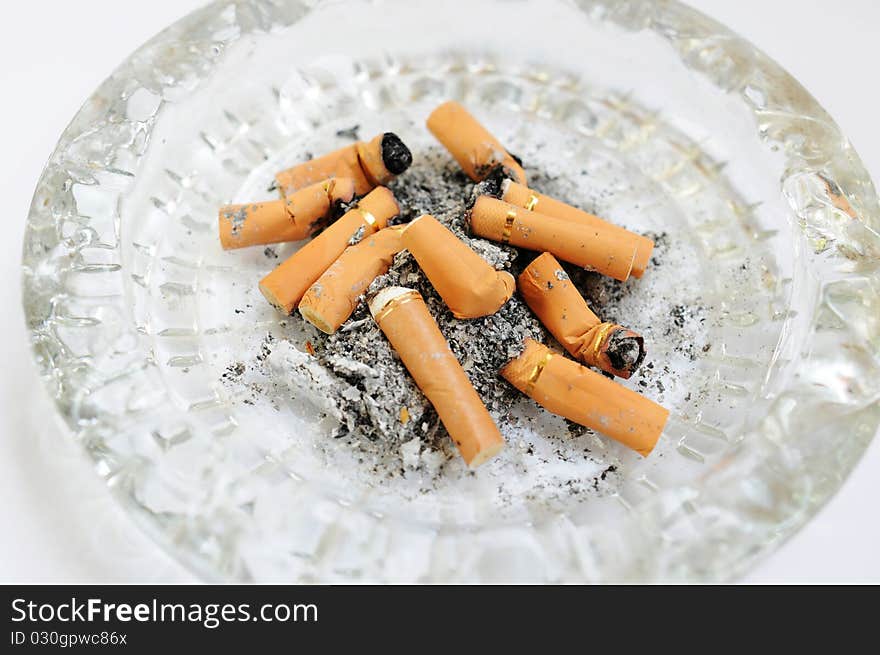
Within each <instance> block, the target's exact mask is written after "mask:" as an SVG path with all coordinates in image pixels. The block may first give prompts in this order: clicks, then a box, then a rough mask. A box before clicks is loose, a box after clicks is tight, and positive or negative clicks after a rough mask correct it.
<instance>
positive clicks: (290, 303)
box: [260, 187, 400, 314]
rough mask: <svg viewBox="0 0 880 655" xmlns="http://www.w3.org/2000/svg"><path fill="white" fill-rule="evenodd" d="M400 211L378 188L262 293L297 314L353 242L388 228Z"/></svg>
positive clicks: (272, 277)
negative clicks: (308, 293) (304, 299)
mask: <svg viewBox="0 0 880 655" xmlns="http://www.w3.org/2000/svg"><path fill="white" fill-rule="evenodd" d="M399 211H400V208H399V207H398V205H397V201H396V200H395V199H394V194H392V193H391V191H389V190H388V189H386V188H385V187H377V188H375V189H374V190H373V191H371V192H370V193H369V194H367V195H366V196H364V197H363V198H361V200H360V202H359V203H358V206H357V207H355V208H354V209H352V210H351V211H349V212H346V214H345V215H344V216H343V217H342V218H340V219H339V220H338V221H336V222H335V223H333V225H331V226H330V227H328V228H327V229H326V230H324V231H323V232H321V234H319V235H318V236H316V237H315V238H314V239H312V240H311V241H309V242H308V243H307V244H306V245H304V246H303V247H302V248H300V249H299V250H297V251H296V252H295V253H293V254H292V255H291V256H290V257H288V258H287V259H286V260H285V261H284V262H283V263H282V264H281V265H279V266H278V267H277V268H276V269H275V270H274V271H272V272H271V273H269V274H268V275H267V276H266V277H264V278H263V279H262V280H261V281H260V291H261V292H262V293H263V295H264V296H265V297H266V300H268V301H269V302H270V303H271V304H272V305H274V306H275V307H277V308H278V309H279V311H282V312H284V313H285V314H290V313H291V312H293V310H294V308H296V306H297V305H298V304H299V301H300V300H301V299H302V297H303V294H305V292H306V290H307V289H308V288H309V287H310V286H312V285H313V284H314V283H315V281H316V280H317V279H318V278H319V277H321V275H323V273H324V271H326V270H327V269H328V268H330V265H331V264H333V262H335V261H336V259H337V258H338V257H339V256H340V255H341V254H342V253H343V251H344V250H345V249H346V248H347V247H348V246H349V245H350V243H349V242H350V241H351V240H352V239H353V238H357V237H358V236H359V234H360V235H361V236H368V235H370V234H372V233H373V232H378V231H379V230H381V229H382V228H384V227H386V226H387V225H388V220H389V219H390V218H392V217H393V216H396V215H397V213H398V212H399Z"/></svg>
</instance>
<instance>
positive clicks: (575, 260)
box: [471, 196, 636, 281]
mask: <svg viewBox="0 0 880 655" xmlns="http://www.w3.org/2000/svg"><path fill="white" fill-rule="evenodd" d="M471 231H472V232H473V233H474V234H477V235H479V236H481V237H484V238H486V239H492V240H493V241H500V242H501V243H509V244H510V245H513V246H517V247H519V248H526V249H528V250H537V251H540V252H549V253H552V254H553V255H555V256H556V257H558V258H559V259H561V260H563V261H566V262H571V263H572V264H576V265H577V266H581V267H583V268H585V269H587V270H590V271H597V272H599V273H602V274H603V275H607V276H609V277H613V278H614V279H615V280H621V281H625V280H626V279H627V278H629V274H630V272H631V271H632V265H633V260H634V259H635V255H636V249H635V246H634V245H633V244H632V243H627V241H626V240H625V239H620V238H618V237H617V236H616V235H614V234H611V233H609V232H608V231H607V230H598V229H596V228H591V227H586V226H584V225H580V224H578V223H574V222H572V221H567V220H565V219H562V218H555V217H553V216H547V215H545V214H539V213H537V212H532V211H529V210H527V209H523V208H522V207H516V206H514V205H511V204H510V203H506V202H504V201H503V200H498V199H497V198H492V197H491V196H480V197H479V198H477V200H476V202H475V203H474V206H473V209H472V210H471Z"/></svg>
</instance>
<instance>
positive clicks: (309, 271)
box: [219, 102, 669, 469]
mask: <svg viewBox="0 0 880 655" xmlns="http://www.w3.org/2000/svg"><path fill="white" fill-rule="evenodd" d="M427 127H428V129H429V130H430V131H431V133H432V134H433V135H434V136H435V137H436V138H437V139H438V140H439V141H440V142H441V143H442V144H443V145H444V146H445V147H446V149H447V150H449V152H450V153H451V154H452V156H453V157H454V158H455V159H456V161H457V162H458V163H459V165H460V166H461V167H462V169H463V170H464V172H465V173H467V175H468V176H469V177H470V178H471V179H472V180H473V181H474V182H479V183H481V184H479V185H478V186H477V187H476V189H477V191H478V193H479V192H482V193H484V195H477V197H476V199H475V200H474V201H473V204H472V207H471V209H470V217H469V218H470V221H469V224H470V230H471V232H472V233H473V234H474V235H476V236H479V237H482V238H485V239H491V240H493V241H498V242H501V243H504V244H510V245H512V246H516V247H518V248H522V249H525V250H530V251H537V252H539V253H541V254H540V255H539V256H538V257H536V258H535V259H534V260H533V261H532V262H531V263H530V264H529V265H528V266H527V267H526V268H525V270H524V271H523V272H522V274H521V275H520V276H519V279H518V280H515V279H514V277H513V276H512V275H511V274H510V273H508V272H506V271H498V270H495V269H494V268H493V267H492V266H490V265H489V264H488V263H487V262H486V261H485V260H484V259H483V258H482V257H480V256H479V255H478V254H477V253H476V252H474V251H473V250H472V249H471V248H470V247H469V246H468V245H467V244H466V243H464V242H463V241H462V240H460V239H459V238H458V237H456V236H455V235H454V234H453V233H452V232H451V231H450V230H448V229H447V228H446V227H445V226H444V225H443V224H442V223H440V222H439V221H437V220H436V219H435V218H434V217H433V216H431V215H429V214H424V215H422V216H419V217H418V218H416V219H414V220H412V221H410V222H409V223H406V224H402V225H393V226H390V227H389V221H390V220H391V219H393V218H394V217H395V216H397V215H398V214H399V213H400V207H399V206H398V204H397V201H396V200H395V198H394V195H393V194H392V192H391V191H390V190H389V189H388V188H386V187H385V186H383V185H385V184H387V183H388V182H390V181H391V180H392V179H394V177H396V176H398V175H400V174H402V173H404V172H405V171H406V169H407V168H408V167H409V166H410V164H411V163H412V154H411V152H410V151H409V149H408V148H407V147H406V145H405V144H404V143H403V142H402V141H401V140H400V138H399V137H398V136H397V135H395V134H394V133H392V132H386V133H385V134H380V135H379V136H377V137H376V138H374V139H373V140H371V141H369V142H358V143H354V144H352V145H350V146H347V147H345V148H342V149H340V150H337V151H334V152H331V153H329V154H327V155H324V156H323V157H319V158H317V159H312V160H310V161H307V162H304V163H301V164H299V165H297V166H294V167H293V168H290V169H288V170H285V171H282V172H280V173H278V174H277V175H276V182H277V187H278V189H279V190H280V192H281V198H280V199H277V200H269V201H265V202H256V203H251V204H244V205H230V206H226V207H223V208H221V209H220V212H219V223H220V241H221V244H222V246H223V248H224V249H233V248H241V247H245V246H254V245H264V244H270V243H279V242H286V241H299V240H303V239H307V238H309V237H312V236H313V235H315V236H313V238H311V240H310V241H309V242H308V243H306V244H305V245H304V246H303V247H302V248H300V249H299V250H297V251H296V252H295V253H294V254H293V255H292V256H291V257H290V258H288V259H287V260H286V261H284V262H283V263H282V264H280V265H279V266H278V267H277V268H275V270H273V271H272V272H271V273H269V274H268V275H266V276H265V277H264V278H263V279H262V281H261V282H260V291H261V292H262V293H263V295H264V296H265V298H266V299H267V300H268V301H269V302H270V303H271V304H272V305H273V306H274V307H276V308H277V309H278V310H279V311H281V312H283V313H284V314H285V315H290V314H292V313H293V312H294V310H295V309H299V313H300V314H301V315H302V317H303V318H304V319H305V320H306V321H308V322H309V323H311V324H312V325H314V326H315V327H317V328H318V329H319V330H321V331H323V332H325V333H327V334H332V333H333V332H335V331H336V330H338V329H339V328H340V326H341V325H342V324H343V323H344V322H345V321H346V320H347V319H348V318H349V317H350V316H351V314H352V313H353V312H354V310H355V308H356V307H357V304H358V303H359V302H360V301H361V299H362V298H363V297H364V296H365V295H366V294H367V291H368V288H369V287H370V285H371V283H372V282H373V280H375V279H376V278H377V277H379V276H381V275H383V274H385V273H386V272H387V271H388V269H389V268H390V267H391V265H392V263H393V261H394V257H395V256H396V255H397V254H398V253H401V252H403V251H404V250H406V251H409V252H410V253H411V255H412V256H413V257H414V258H415V260H416V261H417V262H418V265H419V266H420V267H421V269H422V271H423V272H424V274H425V275H426V277H427V278H428V280H429V281H430V282H431V284H432V285H433V287H434V288H435V289H436V291H437V293H438V294H439V296H440V297H441V298H442V299H443V301H444V302H445V304H446V305H447V306H448V307H449V309H450V311H451V312H452V314H453V316H455V317H456V318H457V319H462V320H467V319H474V318H478V317H481V316H488V315H490V314H494V313H495V312H497V311H498V310H499V309H500V308H501V307H502V306H503V305H504V304H505V303H506V302H507V301H508V300H510V298H511V296H512V295H513V293H514V292H515V291H516V290H517V289H518V290H519V293H520V295H521V297H522V298H523V299H524V300H525V302H526V303H527V304H528V306H529V307H530V308H531V310H532V311H533V312H534V313H535V314H536V315H537V317H538V318H539V319H540V320H541V322H542V323H543V324H544V326H545V327H546V328H547V330H548V331H549V332H550V334H552V335H553V337H555V338H556V340H557V341H558V342H559V343H560V344H561V345H562V346H563V348H564V349H565V350H566V351H567V352H568V354H569V355H570V356H571V358H568V357H566V356H565V355H564V354H561V353H559V352H555V351H554V350H551V349H550V348H548V347H547V346H546V345H544V344H541V343H538V342H536V341H534V340H532V339H527V340H526V342H525V343H524V344H523V350H522V353H521V354H520V355H519V356H518V357H516V358H515V359H513V360H512V361H510V362H508V363H507V364H506V365H505V366H503V367H502V368H501V370H500V371H499V374H500V375H501V376H502V377H503V378H504V379H505V380H507V381H508V382H509V383H510V384H512V385H513V386H514V387H516V388H517V389H519V390H520V391H521V392H522V393H524V394H526V395H527V396H529V397H530V398H532V399H533V400H534V401H535V402H537V403H538V404H539V405H541V406H542V407H544V408H545V409H546V410H548V411H550V412H552V413H554V414H557V415H559V416H563V417H565V418H567V419H569V420H571V421H573V422H575V423H578V424H580V425H583V426H586V427H589V428H592V429H594V430H596V431H598V432H601V433H603V434H605V435H607V436H609V437H611V438H612V439H616V440H617V441H620V442H621V443H623V444H625V445H626V446H628V447H629V448H632V449H633V450H635V451H637V452H638V453H640V454H641V455H643V456H647V455H648V454H649V453H650V452H651V450H652V449H653V448H654V446H655V444H656V443H657V440H658V439H659V437H660V434H661V432H662V431H663V427H664V425H665V424H666V420H667V418H668V416H669V412H668V411H667V410H666V409H664V408H663V407H661V406H659V405H658V404H656V403H654V402H652V401H651V400H649V399H647V398H645V397H644V396H642V395H640V394H638V393H637V392H635V391H632V390H630V389H628V388H626V387H624V386H622V385H619V384H617V383H615V382H614V381H613V380H612V379H609V377H606V375H603V374H600V373H597V372H595V371H592V370H590V369H589V368H587V367H586V366H583V365H582V364H586V365H589V366H592V367H595V368H598V369H600V370H601V371H604V372H605V373H606V374H608V375H610V376H618V377H622V378H629V377H630V376H631V375H632V373H633V372H634V371H635V370H636V369H637V368H638V366H639V365H640V364H641V363H642V361H643V360H644V357H645V346H644V340H643V338H642V337H641V336H640V335H639V334H637V333H636V332H633V331H632V330H630V329H628V328H626V327H623V326H620V325H615V324H613V323H607V322H603V321H602V320H601V319H599V318H598V317H597V316H596V315H595V314H594V313H593V312H592V311H591V310H590V308H589V307H588V306H587V303H586V301H585V300H584V298H583V296H581V294H580V292H579V291H578V290H577V289H576V288H575V286H574V285H573V284H572V281H571V280H570V279H569V277H568V275H567V274H566V273H565V272H564V270H563V268H562V266H561V265H560V263H559V261H558V260H562V261H565V262H569V263H571V264H575V265H577V266H580V267H583V268H585V269H588V270H591V271H596V272H598V273H601V274H603V275H607V276H610V277H612V278H614V279H616V280H621V281H625V280H627V279H628V278H629V276H630V275H632V276H634V277H637V278H640V277H641V276H642V275H643V273H644V272H645V268H646V267H647V265H648V263H649V261H650V258H651V252H652V250H653V248H654V243H653V241H651V240H650V239H648V238H645V237H643V236H640V235H638V234H634V233H632V232H630V231H628V230H625V229H623V228H621V227H618V226H615V225H612V224H610V223H608V222H606V221H604V220H602V219H601V218H598V217H596V216H593V215H592V214H588V213H587V212H584V211H582V210H580V209H578V208H576V207H572V206H571V205H568V204H566V203H564V202H561V201H559V200H554V199H553V198H550V197H548V196H545V195H542V194H541V193H539V192H538V191H535V190H533V189H530V188H529V187H528V186H527V181H526V174H525V171H524V170H523V168H522V165H521V162H520V161H519V160H518V159H517V158H516V157H514V156H512V155H511V154H509V153H508V152H507V150H505V148H504V147H503V146H502V145H501V144H500V143H499V142H498V140H497V139H496V138H495V137H493V136H492V135H491V134H490V133H489V132H488V131H487V130H486V129H485V128H484V127H483V126H482V125H481V124H480V123H479V122H477V120H476V119H475V118H474V117H473V116H472V115H471V114H470V113H468V111H467V110H466V109H465V108H464V107H462V106H461V105H459V104H458V103H456V102H446V103H444V104H442V105H440V106H439V107H437V108H436V109H435V110H434V111H433V112H432V113H431V115H430V116H429V117H428V120H427ZM370 296H371V297H369V298H367V302H368V304H369V309H370V313H371V315H372V317H373V319H374V320H375V321H376V323H377V324H378V326H379V328H380V329H381V331H382V332H383V333H384V334H385V336H386V337H387V338H388V341H389V342H390V343H391V345H392V346H393V348H394V349H395V351H396V352H397V354H398V355H399V357H400V359H401V361H402V362H403V364H404V366H405V367H406V369H407V370H408V371H409V373H410V374H411V375H412V377H413V379H414V380H415V382H416V384H417V385H418V387H419V389H421V391H422V392H423V393H424V394H425V396H426V397H427V398H428V400H429V401H430V402H431V404H432V405H433V406H434V408H435V409H436V411H437V414H438V415H439V417H440V420H441V421H442V423H443V425H444V426H445V427H446V430H447V431H448V433H449V435H450V436H451V437H452V439H453V441H454V442H455V444H456V446H457V447H458V450H459V452H460V453H461V455H462V457H463V458H464V460H465V462H466V464H467V465H468V466H469V467H470V468H472V469H473V468H476V467H477V466H479V465H480V464H482V463H484V462H486V461H487V460H489V459H491V458H492V457H494V456H495V455H496V454H498V453H499V452H500V451H501V449H502V448H503V446H504V440H503V438H502V436H501V433H500V431H499V429H498V427H497V425H496V424H495V422H494V421H493V419H492V417H491V416H490V415H489V412H488V411H487V410H486V407H485V405H484V404H483V402H482V400H481V399H480V397H479V395H478V394H477V392H476V391H475V390H474V387H473V386H472V384H471V382H470V380H469V379H468V376H467V374H466V373H465V372H464V370H463V369H462V367H461V365H460V364H459V362H458V360H457V359H456V358H455V356H454V354H453V353H452V350H451V349H450V347H449V344H448V342H447V341H446V339H445V338H444V336H443V334H442V333H441V332H440V329H439V327H438V325H437V323H436V322H435V320H434V318H433V317H432V315H431V314H430V312H429V310H428V308H427V306H426V304H425V302H424V300H423V298H422V296H421V294H419V292H418V291H415V290H412V289H407V288H403V287H385V288H383V289H381V290H379V291H378V292H376V293H372V294H370ZM579 362H580V363H579Z"/></svg>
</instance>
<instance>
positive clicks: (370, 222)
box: [356, 207, 380, 232]
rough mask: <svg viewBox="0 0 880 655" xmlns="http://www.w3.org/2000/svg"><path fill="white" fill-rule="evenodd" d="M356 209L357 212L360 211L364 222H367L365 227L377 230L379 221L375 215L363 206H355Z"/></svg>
mask: <svg viewBox="0 0 880 655" xmlns="http://www.w3.org/2000/svg"><path fill="white" fill-rule="evenodd" d="M356 209H357V211H358V212H360V215H361V216H362V217H363V219H364V223H366V224H367V227H369V228H370V229H371V230H373V232H378V231H379V229H380V228H379V223H378V222H377V221H376V217H375V216H373V215H372V214H371V213H370V212H368V211H367V210H366V209H364V208H363V207H356Z"/></svg>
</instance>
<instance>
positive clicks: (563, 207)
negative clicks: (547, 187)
mask: <svg viewBox="0 0 880 655" xmlns="http://www.w3.org/2000/svg"><path fill="white" fill-rule="evenodd" d="M501 199H502V200H503V201H504V202H509V203H510V204H511V205H516V206H517V207H523V208H525V209H528V210H530V211H535V212H539V213H541V214H546V215H548V216H554V217H556V218H564V219H565V220H567V221H572V222H574V223H579V224H580V225H583V226H584V227H586V228H588V229H595V230H601V231H607V232H608V233H610V234H612V235H614V236H615V237H616V238H617V239H619V240H621V241H622V242H624V243H626V244H627V247H629V244H632V245H633V246H634V247H635V249H636V257H635V259H634V260H633V266H632V275H633V276H634V277H642V275H643V274H644V272H645V269H646V268H647V266H648V263H649V262H650V261H651V253H652V252H653V251H654V242H653V241H652V240H651V239H649V238H648V237H645V236H642V235H641V234H636V233H635V232H630V231H629V230H625V229H624V228H622V227H620V226H619V225H614V224H613V223H609V222H608V221H605V220H602V219H601V218H599V217H598V216H594V215H593V214H589V213H587V212H585V211H583V210H581V209H578V208H577V207H572V206H571V205H569V204H566V203H564V202H562V201H560V200H556V199H555V198H551V197H550V196H545V195H544V194H543V193H538V192H537V191H534V190H533V189H530V188H528V187H527V186H524V185H522V184H519V183H517V182H515V181H513V180H510V179H507V180H504V182H502V183H501Z"/></svg>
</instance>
